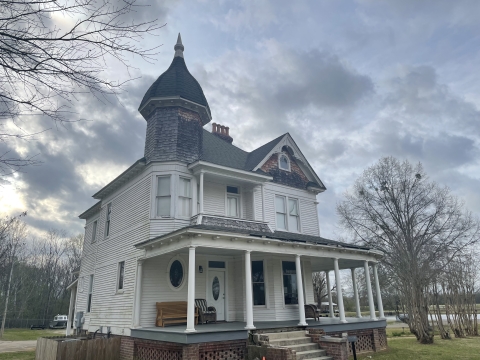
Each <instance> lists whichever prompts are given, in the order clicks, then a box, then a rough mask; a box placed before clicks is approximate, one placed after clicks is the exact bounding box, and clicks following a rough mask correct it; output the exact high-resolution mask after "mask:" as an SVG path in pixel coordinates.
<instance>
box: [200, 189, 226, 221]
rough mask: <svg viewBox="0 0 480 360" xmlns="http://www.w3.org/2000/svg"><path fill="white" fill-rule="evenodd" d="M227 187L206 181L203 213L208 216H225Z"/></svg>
mask: <svg viewBox="0 0 480 360" xmlns="http://www.w3.org/2000/svg"><path fill="white" fill-rule="evenodd" d="M225 194H226V185H225V184H219V183H214V182H210V181H205V183H204V190H203V211H204V212H205V213H206V214H212V215H220V216H225Z"/></svg>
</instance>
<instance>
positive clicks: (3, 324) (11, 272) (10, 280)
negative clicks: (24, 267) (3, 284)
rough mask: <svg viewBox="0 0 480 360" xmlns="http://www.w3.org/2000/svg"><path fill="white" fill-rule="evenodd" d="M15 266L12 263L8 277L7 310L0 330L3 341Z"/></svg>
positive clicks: (4, 310) (0, 337) (5, 309)
mask: <svg viewBox="0 0 480 360" xmlns="http://www.w3.org/2000/svg"><path fill="white" fill-rule="evenodd" d="M13 265H14V262H13V261H12V267H11V268H10V276H9V277H8V285H7V297H6V298H5V308H4V309H3V318H2V327H1V328H0V339H3V333H4V332H5V321H6V320H7V310H8V298H9V296H10V285H11V284H12V275H13Z"/></svg>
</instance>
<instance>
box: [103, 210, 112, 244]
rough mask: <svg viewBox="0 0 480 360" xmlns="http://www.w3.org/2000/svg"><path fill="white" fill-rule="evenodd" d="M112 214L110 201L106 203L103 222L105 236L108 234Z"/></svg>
mask: <svg viewBox="0 0 480 360" xmlns="http://www.w3.org/2000/svg"><path fill="white" fill-rule="evenodd" d="M111 215H112V203H110V204H108V205H107V221H106V222H105V236H108V235H110V217H111Z"/></svg>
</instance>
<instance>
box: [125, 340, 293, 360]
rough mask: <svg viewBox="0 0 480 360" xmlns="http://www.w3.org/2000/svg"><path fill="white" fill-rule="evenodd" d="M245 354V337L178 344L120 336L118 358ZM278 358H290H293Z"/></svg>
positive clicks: (238, 359) (205, 359)
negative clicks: (242, 338)
mask: <svg viewBox="0 0 480 360" xmlns="http://www.w3.org/2000/svg"><path fill="white" fill-rule="evenodd" d="M246 354H247V340H246V339H245V340H235V341H219V342H208V343H200V344H178V343H170V342H164V341H152V340H144V339H138V338H133V337H129V336H122V341H121V344H120V360H157V359H162V360H220V359H231V360H244V359H245V355H246ZM275 359H276V358H275ZM278 359H281V360H284V359H285V360H292V359H294V358H292V359H290V358H278Z"/></svg>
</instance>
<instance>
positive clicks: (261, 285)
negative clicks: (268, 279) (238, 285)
mask: <svg viewBox="0 0 480 360" xmlns="http://www.w3.org/2000/svg"><path fill="white" fill-rule="evenodd" d="M252 287H253V305H265V276H264V274H263V261H252Z"/></svg>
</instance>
